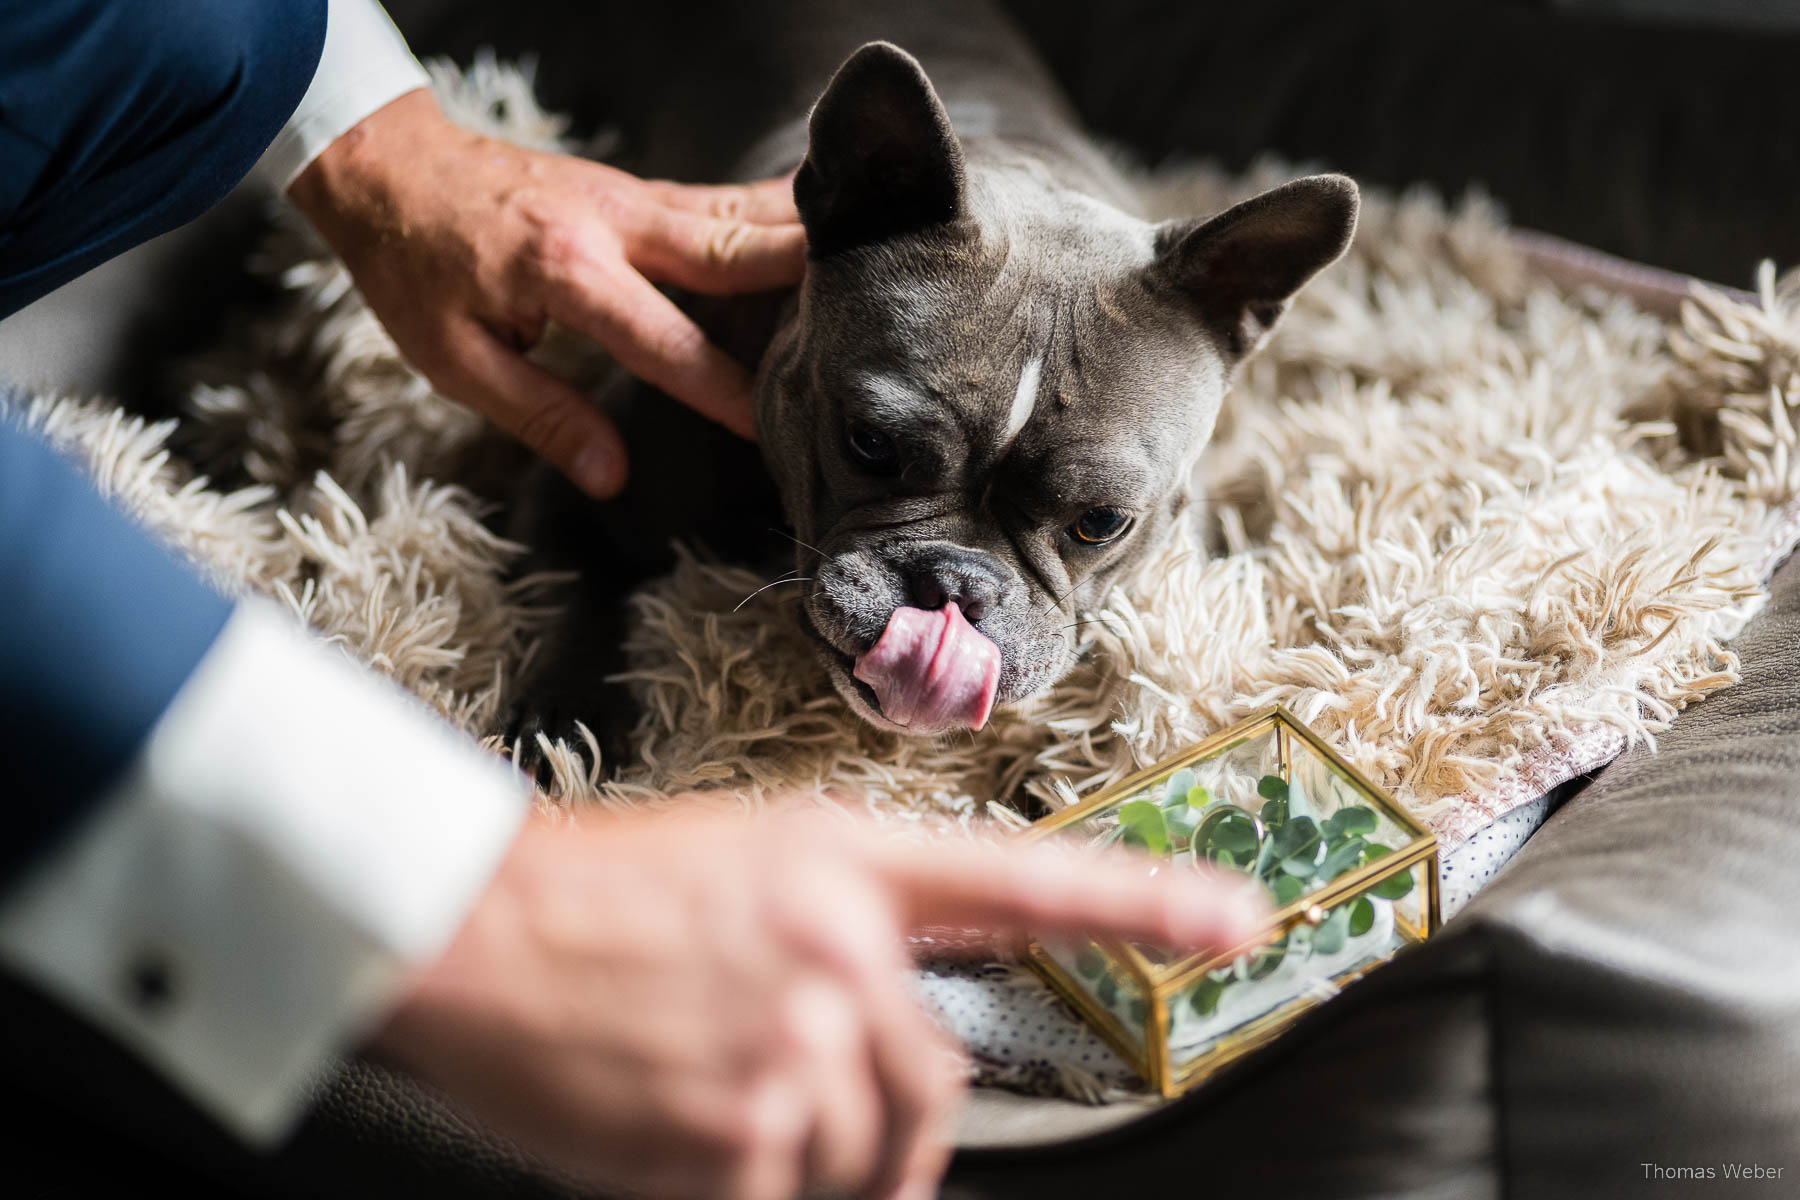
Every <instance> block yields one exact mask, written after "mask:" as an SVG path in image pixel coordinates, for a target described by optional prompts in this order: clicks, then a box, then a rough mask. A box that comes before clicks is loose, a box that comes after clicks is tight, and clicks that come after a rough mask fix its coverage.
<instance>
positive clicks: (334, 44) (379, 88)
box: [257, 0, 431, 192]
mask: <svg viewBox="0 0 1800 1200" xmlns="http://www.w3.org/2000/svg"><path fill="white" fill-rule="evenodd" d="M430 84H431V79H430V77H429V76H428V75H426V74H425V68H424V67H421V66H420V65H419V60H418V59H416V58H414V57H413V56H412V51H410V50H408V49H407V48H406V40H405V39H404V38H402V37H401V36H400V31H399V30H398V29H396V28H394V23H393V21H391V20H389V19H388V15H387V13H386V12H385V11H384V10H383V9H382V7H381V5H379V4H377V3H376V2H375V0H329V5H328V7H327V9H326V17H325V50H324V53H323V54H321V55H320V56H319V66H318V69H317V70H316V71H314V72H313V80H312V85H311V86H310V87H308V88H307V89H306V95H305V96H303V97H301V100H300V107H299V108H297V109H295V110H294V115H293V116H292V117H290V118H289V119H288V123H287V124H286V125H285V126H283V127H282V130H281V132H280V133H279V134H278V135H276V138H275V140H274V142H272V143H271V144H270V146H269V148H268V149H267V150H266V151H264V152H263V156H262V161H261V163H259V164H258V166H257V170H258V172H259V173H260V174H261V175H262V176H263V177H264V178H266V179H268V180H269V181H270V182H271V183H273V184H274V185H275V186H276V187H277V188H278V189H279V190H280V191H282V192H286V191H287V189H288V185H289V184H291V183H293V182H294V178H295V176H297V175H299V174H300V172H302V171H304V170H305V169H306V168H307V166H308V165H309V164H311V162H312V160H313V159H315V158H317V157H319V154H320V152H321V151H323V150H324V149H325V147H327V146H329V145H331V143H333V142H335V141H337V140H338V138H340V137H342V136H343V134H344V133H345V132H346V131H347V130H348V129H349V128H350V127H351V126H352V125H355V124H356V123H357V122H358V121H361V120H362V119H363V118H364V117H366V116H368V115H369V114H370V113H372V112H374V111H375V110H376V109H378V108H381V107H382V106H383V105H385V104H388V103H390V102H391V101H394V100H397V99H399V98H400V97H401V96H404V95H405V94H406V93H407V92H410V91H413V90H414V89H415V88H422V87H429V86H430Z"/></svg>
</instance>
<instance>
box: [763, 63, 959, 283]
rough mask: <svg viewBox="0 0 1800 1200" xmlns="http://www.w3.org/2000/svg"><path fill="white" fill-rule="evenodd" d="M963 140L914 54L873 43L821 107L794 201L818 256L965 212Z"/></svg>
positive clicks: (842, 72) (843, 70) (842, 73)
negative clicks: (952, 125) (959, 138)
mask: <svg viewBox="0 0 1800 1200" xmlns="http://www.w3.org/2000/svg"><path fill="white" fill-rule="evenodd" d="M963 199H964V196H963V152H962V144H961V143H960V142H958V141H957V140H956V133H955V131H954V130H952V129H951V128H950V116H949V114H948V113H946V112H945V111H944V105H943V102H942V101H940V100H939V99H938V96H937V92H935V91H933V90H932V87H931V81H930V80H929V79H927V78H925V71H924V69H923V68H922V67H920V66H919V62H918V60H917V59H915V58H914V57H913V56H912V55H910V54H908V53H907V52H906V51H904V50H902V49H900V48H899V47H898V46H895V45H892V44H891V43H888V42H870V43H869V44H868V45H866V46H864V47H863V48H862V49H860V50H858V51H857V52H856V53H855V54H852V55H851V56H850V57H849V59H848V60H846V61H845V63H844V65H843V66H841V67H839V68H838V72H837V74H836V75H834V76H832V79H831V83H830V84H829V85H828V86H827V87H826V89H825V94H824V96H822V97H820V99H819V103H818V104H817V105H816V106H814V108H813V111H812V119H811V123H810V125H809V128H808V145H807V151H806V161H805V162H803V163H801V164H800V170H799V173H798V174H796V175H795V176H794V203H795V206H796V207H798V208H799V210H800V220H801V222H802V223H804V224H805V226H806V238H807V246H808V249H809V250H810V251H811V253H812V254H813V256H814V257H815V258H822V257H824V256H826V255H829V254H835V253H837V252H838V251H840V250H847V249H850V248H852V247H855V246H864V245H868V244H869V243H871V242H879V241H883V240H885V239H887V238H891V237H897V236H898V235H900V234H903V233H911V232H913V231H914V230H918V229H924V228H927V227H930V226H933V225H941V224H945V223H948V222H950V221H954V220H956V219H957V218H958V217H960V216H962V215H963Z"/></svg>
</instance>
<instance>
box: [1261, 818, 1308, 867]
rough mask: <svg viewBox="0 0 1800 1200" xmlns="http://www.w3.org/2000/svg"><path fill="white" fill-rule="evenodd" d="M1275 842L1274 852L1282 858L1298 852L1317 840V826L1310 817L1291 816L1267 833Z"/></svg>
mask: <svg viewBox="0 0 1800 1200" xmlns="http://www.w3.org/2000/svg"><path fill="white" fill-rule="evenodd" d="M1269 836H1270V837H1271V838H1272V839H1273V840H1274V842H1275V853H1276V854H1278V855H1280V856H1281V857H1282V858H1291V857H1293V856H1294V855H1296V854H1300V853H1302V852H1304V851H1305V850H1307V849H1308V848H1310V847H1312V846H1316V845H1317V844H1318V841H1319V827H1318V826H1317V825H1315V824H1313V820H1312V818H1311V817H1293V818H1291V819H1290V820H1287V821H1284V822H1283V823H1282V824H1281V825H1280V826H1279V827H1278V828H1277V829H1275V830H1274V832H1273V833H1271V834H1270V835H1269Z"/></svg>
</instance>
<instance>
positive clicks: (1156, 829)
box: [1119, 800, 1169, 854]
mask: <svg viewBox="0 0 1800 1200" xmlns="http://www.w3.org/2000/svg"><path fill="white" fill-rule="evenodd" d="M1119 825H1120V827H1121V828H1123V829H1124V830H1125V834H1124V840H1125V843H1126V844H1127V845H1130V846H1142V847H1143V848H1144V849H1146V850H1148V851H1150V853H1152V854H1167V853H1168V852H1169V830H1168V826H1167V825H1165V824H1164V823H1163V813H1162V809H1160V808H1158V807H1157V806H1156V805H1154V804H1152V803H1150V801H1148V800H1131V801H1128V802H1126V803H1125V804H1122V805H1120V806H1119Z"/></svg>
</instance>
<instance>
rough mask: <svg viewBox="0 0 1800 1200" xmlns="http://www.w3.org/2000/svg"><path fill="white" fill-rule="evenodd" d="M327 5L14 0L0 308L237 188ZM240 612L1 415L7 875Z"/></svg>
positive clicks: (1, 110) (0, 80) (284, 0)
mask: <svg viewBox="0 0 1800 1200" xmlns="http://www.w3.org/2000/svg"><path fill="white" fill-rule="evenodd" d="M325 7H326V0H0V317H4V316H5V315H6V314H8V313H10V312H12V311H15V310H16V309H18V308H20V307H23V306H24V305H25V304H27V303H29V302H30V301H32V300H34V299H36V298H37V297H39V296H41V295H43V294H45V293H46V292H48V291H50V290H51V289H52V288H54V287H56V286H58V285H59V284H61V283H63V282H65V281H67V280H69V279H72V278H74V277H75V276H76V275H78V274H80V273H82V272H83V271H85V270H87V269H88V268H89V267H92V266H94V265H95V264H97V263H99V262H101V261H103V260H105V259H106V258H109V257H111V256H113V255H115V254H118V253H120V252H121V251H123V250H125V249H127V248H129V247H130V246H132V245H135V244H137V243H138V242H142V241H144V240H146V239H148V238H150V237H152V236H154V235H156V234H159V233H162V232H165V231H167V230H169V229H172V228H174V227H175V226H176V225H179V224H182V223H184V222H186V221H188V220H191V219H192V218H194V217H196V216H198V215H199V214H200V213H202V212H204V211H205V210H206V209H207V208H209V207H211V206H212V205H213V204H215V203H217V202H218V201H219V200H220V199H222V198H223V197H224V195H225V194H226V192H228V191H229V190H230V189H231V188H232V187H233V186H234V185H236V183H237V182H238V181H239V180H240V179H242V178H243V177H244V176H245V175H246V174H248V172H249V170H250V168H251V167H252V166H254V165H255V163H256V160H257V159H258V158H259V157H260V156H261V154H262V152H263V150H264V149H266V148H267V147H268V144H269V143H270V142H271V141H273V140H274V137H275V135H276V134H277V133H278V132H280V130H281V127H282V125H283V124H284V123H285V122H286V121H287V119H288V117H289V116H291V115H292V113H293V111H294V109H295V108H296V107H297V106H298V105H299V103H300V99H301V97H302V96H303V95H305V92H306V88H307V86H308V84H310V83H311V81H312V76H313V71H314V70H315V68H316V67H317V66H318V62H319V56H320V52H321V50H322V49H323V46H324V39H325ZM5 369H6V364H4V363H0V375H3V374H4V372H5ZM14 399H15V401H16V400H17V397H15V398H14ZM14 407H15V408H16V403H15V406H14ZM229 610H230V603H229V601H227V600H226V599H225V598H223V597H222V596H220V595H219V594H218V593H217V592H216V591H215V590H213V589H212V588H211V587H209V586H208V585H207V584H206V583H205V582H204V581H203V580H202V579H201V577H200V576H199V574H198V573H196V572H195V571H194V570H193V569H192V567H190V566H188V565H187V564H185V563H183V562H182V561H181V560H179V559H178V558H177V557H176V556H175V555H174V554H172V553H171V552H170V551H169V550H168V549H166V548H165V547H163V546H162V545H161V544H160V543H158V542H157V541H156V540H155V539H153V538H151V537H150V536H149V535H147V534H146V533H144V532H143V531H142V530H141V529H139V528H138V527H137V526H136V525H134V524H133V523H132V522H131V521H130V520H128V519H127V518H126V517H124V516H123V515H122V514H121V513H119V512H118V511H117V510H116V509H115V508H113V507H112V506H111V505H110V504H108V503H107V502H106V501H105V500H103V499H102V498H101V497H100V496H99V494H98V493H97V492H95V490H94V488H93V487H92V485H91V484H89V482H88V481H87V480H86V478H85V477H84V476H83V475H82V474H81V473H80V472H79V471H77V470H76V469H75V468H73V467H72V466H70V465H69V464H68V463H67V462H65V461H64V460H63V459H61V458H60V457H59V456H58V455H56V454H55V453H53V452H52V451H51V450H50V449H49V448H48V447H47V446H46V445H45V444H44V443H43V442H42V441H41V440H40V439H39V438H37V437H35V436H33V435H31V434H28V433H26V432H25V431H24V429H23V428H21V427H20V426H19V424H18V423H17V422H16V421H9V420H8V419H7V418H6V416H5V415H4V414H3V413H0V803H3V804H4V806H5V810H6V818H7V827H6V837H5V838H4V839H0V886H4V884H5V883H6V882H7V881H8V879H9V878H11V877H12V876H13V875H14V874H15V873H16V872H18V871H19V870H21V869H22V868H23V866H24V865H25V864H26V863H28V862H29V861H30V860H31V859H32V858H33V857H34V856H36V855H37V854H40V853H42V852H43V851H44V850H46V849H47V848H48V847H49V846H51V845H52V844H53V843H54V841H55V840H56V838H57V837H58V835H59V834H60V833H62V832H64V831H66V830H68V829H70V828H72V827H73V826H74V825H75V824H77V823H78V822H79V821H80V819H81V818H82V816H83V815H84V814H85V813H86V812H87V811H89V810H90V808H91V806H92V805H93V803H94V802H95V801H96V800H97V799H98V798H99V797H100V796H101V795H102V794H103V793H104V790H105V788H106V787H107V785H108V784H109V783H111V782H112V781H113V780H115V779H116V778H117V777H118V776H119V773H120V771H121V770H122V769H123V768H124V766H125V765H126V764H127V763H128V762H129V761H130V759H131V757H132V756H133V754H134V753H135V752H136V750H137V749H138V748H139V747H140V746H141V745H142V744H143V742H144V739H145V736H146V735H147V734H148V732H149V730H150V728H151V727H152V726H153V725H154V724H155V722H156V719H157V717H158V716H159V715H160V714H161V713H162V712H163V710H164V709H165V708H166V707H167V706H168V704H169V702H170V700H171V699H172V698H173V697H174V695H175V693H176V692H177V691H178V690H179V689H180V687H181V685H182V683H183V682H184V681H185V680H186V679H187V677H188V675H189V674H190V673H191V672H192V671H193V668H194V666H195V664H196V663H198V662H199V660H200V658H201V657H202V656H203V655H204V654H205V652H206V650H207V648H208V647H209V646H210V645H211V644H212V642H213V640H214V638H215V637H216V636H217V634H218V632H219V629H220V628H221V626H222V625H223V624H224V622H225V617H226V614H227V613H228V612H229Z"/></svg>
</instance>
